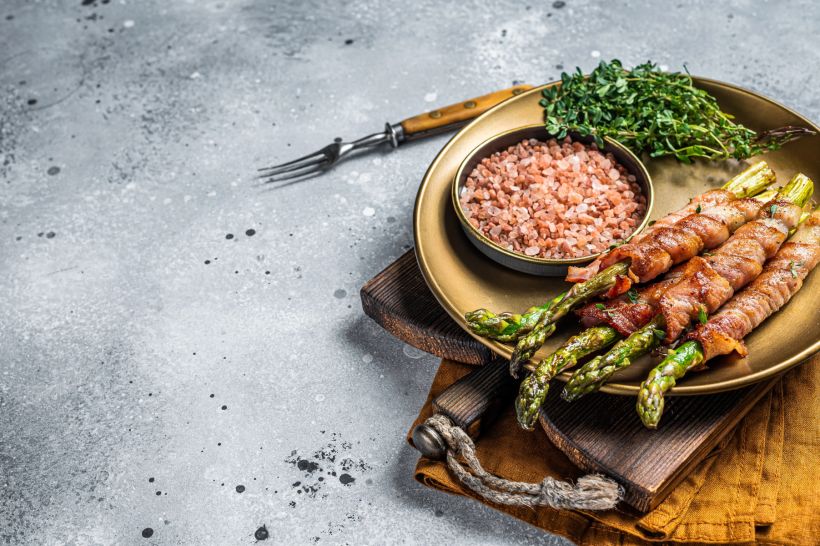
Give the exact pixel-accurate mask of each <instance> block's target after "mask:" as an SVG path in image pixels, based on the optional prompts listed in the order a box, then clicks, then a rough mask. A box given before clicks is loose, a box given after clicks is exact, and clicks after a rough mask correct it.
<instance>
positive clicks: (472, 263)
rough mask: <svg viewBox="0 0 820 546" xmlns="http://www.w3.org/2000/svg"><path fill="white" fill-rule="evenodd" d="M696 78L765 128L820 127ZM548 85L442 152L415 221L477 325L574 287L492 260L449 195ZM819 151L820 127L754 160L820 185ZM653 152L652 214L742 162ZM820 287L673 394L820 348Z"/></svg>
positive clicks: (781, 179)
mask: <svg viewBox="0 0 820 546" xmlns="http://www.w3.org/2000/svg"><path fill="white" fill-rule="evenodd" d="M695 83H696V85H697V86H698V87H700V88H702V89H705V90H706V91H708V92H709V93H711V94H712V95H714V96H715V97H716V98H717V100H718V102H719V103H720V106H721V108H723V109H724V110H725V111H727V112H729V113H731V114H734V115H735V116H736V119H737V121H739V122H740V123H743V124H744V125H746V126H747V127H750V128H752V129H754V130H756V131H761V130H765V129H771V128H774V127H779V126H783V125H802V126H805V127H811V128H813V129H815V130H816V131H820V129H818V127H817V126H816V125H814V124H813V123H812V122H810V121H809V120H807V119H806V118H804V117H802V116H801V115H799V114H797V113H796V112H793V111H791V110H789V109H788V108H786V107H785V106H783V105H781V104H778V103H776V102H774V101H773V100H771V99H768V98H766V97H763V96H761V95H758V94H756V93H753V92H751V91H747V90H745V89H742V88H739V87H736V86H733V85H729V84H726V83H722V82H718V81H715V80H708V79H703V78H695ZM554 84H555V83H552V84H547V86H549V85H554ZM547 86H543V87H539V88H536V89H533V90H531V91H528V92H526V93H523V94H521V95H518V96H517V97H514V98H511V99H509V100H507V101H505V102H503V103H501V104H500V105H498V106H496V107H495V108H493V109H491V110H489V111H487V112H486V113H484V114H483V115H482V116H480V117H479V118H477V119H476V120H475V121H473V122H472V123H470V124H469V125H468V126H467V127H465V128H464V129H462V130H461V131H460V132H459V133H458V134H456V136H454V137H453V138H452V140H450V142H448V143H447V145H446V146H445V147H444V148H443V149H442V150H441V152H439V154H438V156H436V158H435V160H433V163H432V164H431V165H430V168H429V169H428V170H427V173H426V174H425V176H424V180H423V181H422V183H421V187H420V188H419V193H418V196H417V197H416V207H415V211H414V213H413V220H414V235H415V243H416V255H417V256H418V261H419V267H420V268H421V271H422V274H423V275H424V278H425V279H426V280H427V284H428V286H429V287H430V289H431V290H432V292H433V294H434V295H435V296H436V298H437V299H438V301H439V302H440V303H441V305H442V306H443V307H444V309H445V310H446V311H447V312H448V313H449V314H450V316H452V317H453V318H454V319H455V321H456V322H457V323H458V324H459V325H460V326H461V327H462V328H464V329H465V330H466V331H468V332H469V329H468V328H467V325H466V323H465V321H464V313H465V312H467V311H471V310H473V309H476V308H479V307H486V308H487V309H490V310H493V311H496V312H499V311H516V312H522V311H523V310H525V309H527V308H528V307H530V306H531V305H535V304H539V303H543V302H544V301H546V300H548V299H549V298H550V297H552V296H554V295H556V294H558V293H559V292H561V291H563V290H566V289H567V287H568V286H569V285H568V284H567V283H565V282H563V281H562V280H560V279H550V278H544V277H536V276H532V275H526V274H524V273H518V272H516V271H513V270H511V269H507V268H505V267H502V266H501V265H499V264H497V263H495V262H493V261H492V260H490V259H489V258H486V257H485V256H484V255H483V254H481V253H480V252H479V251H478V250H477V249H475V248H474V247H473V245H472V244H470V242H469V241H468V239H467V237H466V236H465V235H464V233H463V232H462V231H461V227H460V226H459V222H458V218H457V217H456V215H455V213H454V212H453V208H452V205H451V203H450V186H451V183H452V180H453V177H454V176H455V175H456V171H457V170H458V167H459V165H460V164H461V162H462V160H463V159H464V158H465V157H466V156H467V154H469V153H470V151H471V150H473V148H475V147H477V146H478V145H479V144H481V143H482V142H484V141H485V140H487V139H488V138H490V137H492V136H493V135H497V134H499V133H501V132H504V131H508V130H510V129H514V128H516V127H521V126H524V125H530V124H533V123H539V122H541V120H542V117H543V111H542V108H541V106H540V105H539V104H538V101H539V100H540V98H541V90H542V89H544V87H547ZM818 151H820V136H818V135H815V136H811V137H804V138H802V139H800V140H798V141H796V142H792V143H790V144H787V145H786V146H784V147H783V149H781V150H778V151H777V152H771V153H767V154H766V155H765V156H762V157H760V158H753V159H751V160H749V162H750V163H751V162H754V161H756V160H758V159H765V160H766V161H767V162H768V163H769V164H770V165H771V166H772V168H773V169H774V171H775V173H776V174H777V180H778V184H784V183H785V182H786V181H788V180H789V178H790V177H791V176H792V175H793V174H794V173H796V172H798V171H799V172H802V173H804V174H806V175H807V176H809V177H810V178H811V179H812V180H814V181H815V182H816V183H817V184H820V153H818ZM644 160H645V162H646V166H647V168H648V169H649V172H650V174H651V176H652V181H653V183H654V186H655V205H654V207H653V210H652V211H651V215H650V216H651V218H653V219H656V218H658V217H660V216H663V215H664V214H666V213H667V212H669V211H672V210H675V209H678V208H680V207H682V206H683V205H685V204H686V202H687V201H688V200H689V198H690V197H692V196H694V195H697V194H699V193H701V192H703V191H704V190H706V189H708V188H711V187H718V186H720V185H721V184H722V183H723V182H724V181H726V180H728V179H729V178H731V177H732V176H733V175H734V174H736V173H737V172H739V171H740V170H741V169H742V168H743V165H740V164H739V163H738V162H736V161H733V160H732V161H719V162H717V161H716V162H711V161H698V162H696V163H694V164H692V165H684V164H682V163H679V162H677V161H676V160H675V159H671V158H664V159H651V160H647V159H646V158H644ZM815 195H816V193H815ZM818 291H820V275H818V274H817V273H814V274H812V275H810V276H809V278H808V279H807V280H806V284H805V285H804V286H803V289H802V290H801V291H800V292H798V293H797V294H796V295H795V297H794V298H793V299H792V301H791V302H790V303H789V304H788V305H787V306H786V307H785V308H784V309H782V310H781V311H780V312H778V313H777V314H776V315H774V316H773V317H771V318H770V319H769V320H767V321H766V322H764V323H763V324H762V325H761V326H760V327H758V328H757V329H756V330H755V331H754V332H753V333H752V334H751V335H749V336H748V337H747V338H746V344H747V345H748V347H749V356H748V357H746V358H739V357H737V356H736V355H735V356H731V357H722V358H717V359H715V360H712V361H710V362H709V368H708V369H707V370H704V371H702V372H699V373H692V374H689V375H688V376H687V377H686V378H684V379H683V380H682V381H681V382H680V383H679V384H678V385H677V386H676V387H675V388H674V389H673V391H672V392H673V393H674V394H678V395H691V394H707V393H714V392H719V391H724V390H730V389H736V388H738V387H742V386H744V385H749V384H751V383H755V382H757V381H760V380H762V379H765V378H767V377H771V376H773V375H776V374H778V373H780V372H782V371H784V370H786V369H788V368H790V367H792V366H794V365H796V364H798V363H800V362H801V361H803V360H804V359H806V358H808V357H809V356H811V355H812V354H814V353H815V352H817V351H818V350H820V308H818V306H817V293H818ZM576 332H578V325H577V322H575V321H573V320H571V319H566V320H565V321H564V322H563V323H562V325H561V327H560V328H559V329H558V332H556V334H555V335H554V336H553V337H552V338H550V339H549V340H547V343H546V344H545V345H544V347H543V348H542V349H541V351H539V352H538V353H537V354H536V357H535V358H540V357H543V356H546V355H547V354H548V353H549V352H551V351H553V350H555V349H556V348H558V346H559V345H560V344H561V343H563V342H564V341H565V340H566V339H567V338H568V337H569V336H570V335H572V334H574V333H576ZM471 335H472V334H471ZM474 337H476V339H478V340H479V341H480V342H481V343H483V344H484V345H486V346H487V347H489V348H490V349H491V350H492V351H494V352H495V353H497V354H499V355H501V356H504V357H506V358H509V357H510V354H511V352H512V349H511V347H510V346H508V345H504V344H501V343H498V342H495V341H492V340H487V339H484V338H480V337H477V336H474ZM656 362H657V359H651V358H650V357H648V356H647V357H644V358H641V359H640V360H637V361H636V362H635V363H634V364H633V365H632V366H630V367H628V368H626V369H624V370H622V371H620V372H618V373H617V374H616V375H615V376H613V381H612V382H611V383H609V384H607V385H605V386H604V387H603V388H602V390H603V391H604V392H609V393H614V394H631V395H634V394H635V393H637V391H638V386H639V385H640V383H641V381H643V379H644V378H645V377H646V374H647V373H648V371H649V369H650V368H651V366H652V365H653V364H655V363H656ZM569 375H570V374H569V373H564V374H562V375H560V376H559V379H561V380H562V381H566V380H567V379H568V378H569Z"/></svg>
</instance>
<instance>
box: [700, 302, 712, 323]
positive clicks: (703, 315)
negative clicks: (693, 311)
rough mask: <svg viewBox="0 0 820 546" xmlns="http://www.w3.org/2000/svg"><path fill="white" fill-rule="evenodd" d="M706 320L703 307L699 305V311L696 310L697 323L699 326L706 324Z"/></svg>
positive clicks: (707, 318)
mask: <svg viewBox="0 0 820 546" xmlns="http://www.w3.org/2000/svg"><path fill="white" fill-rule="evenodd" d="M707 320H709V317H708V315H707V314H706V308H705V307H704V306H702V305H701V306H700V309H698V321H699V322H700V323H701V324H706V321H707Z"/></svg>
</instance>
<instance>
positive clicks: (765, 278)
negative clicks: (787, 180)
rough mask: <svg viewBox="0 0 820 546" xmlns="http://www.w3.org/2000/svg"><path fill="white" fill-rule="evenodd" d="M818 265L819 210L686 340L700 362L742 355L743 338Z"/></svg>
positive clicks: (819, 245) (782, 302)
mask: <svg viewBox="0 0 820 546" xmlns="http://www.w3.org/2000/svg"><path fill="white" fill-rule="evenodd" d="M818 263H820V211H815V212H814V213H813V214H812V215H811V216H810V217H809V218H808V219H807V220H806V221H805V222H804V223H803V224H802V225H801V226H800V229H798V231H797V233H795V234H794V235H793V236H792V237H791V239H789V241H787V242H786V243H785V244H784V245H783V246H782V248H781V249H780V251H779V252H777V254H776V255H775V257H774V258H772V259H771V260H770V261H769V262H767V263H766V265H765V266H764V268H763V272H762V273H761V274H760V275H759V276H758V277H757V278H756V279H755V280H754V281H752V282H751V283H750V284H749V285H748V286H747V287H746V288H745V289H743V290H742V291H741V292H739V293H738V294H737V295H736V296H735V297H733V298H732V299H731V300H729V302H728V303H727V304H726V305H724V306H723V307H722V308H721V309H720V310H719V311H718V312H717V313H715V314H714V315H712V316H711V317H710V318H709V320H708V321H707V322H706V324H701V325H699V326H698V327H697V328H695V330H693V331H692V332H691V333H690V334H689V335H688V336H687V338H688V339H691V340H696V341H698V342H699V343H700V344H701V346H702V347H703V354H704V361H706V360H709V359H711V358H714V357H716V356H719V355H723V354H729V353H731V352H732V351H737V352H738V353H740V354H741V355H745V354H746V347H745V345H744V344H743V338H744V337H746V336H747V335H748V334H749V333H751V331H752V330H754V329H755V328H757V327H758V326H759V325H760V324H761V323H762V322H763V321H764V320H766V319H767V318H768V317H769V316H771V315H772V314H773V313H775V312H776V311H778V310H779V309H781V308H782V307H783V306H784V305H786V304H787V303H788V302H789V300H790V299H791V298H792V296H794V295H795V294H796V293H797V291H798V290H800V288H801V287H802V286H803V280H804V279H805V278H806V276H808V274H809V273H810V272H811V271H812V270H813V269H814V268H815V267H817V265H818Z"/></svg>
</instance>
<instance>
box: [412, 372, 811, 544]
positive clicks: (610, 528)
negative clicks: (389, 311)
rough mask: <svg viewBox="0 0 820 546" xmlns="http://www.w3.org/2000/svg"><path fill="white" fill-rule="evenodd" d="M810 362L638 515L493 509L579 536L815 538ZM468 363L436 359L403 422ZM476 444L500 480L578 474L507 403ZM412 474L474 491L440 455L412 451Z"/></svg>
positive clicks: (432, 483)
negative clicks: (423, 392) (422, 394)
mask: <svg viewBox="0 0 820 546" xmlns="http://www.w3.org/2000/svg"><path fill="white" fill-rule="evenodd" d="M819 364H820V357H815V358H814V359H812V360H809V361H807V362H805V363H803V364H802V365H801V366H798V367H797V368H795V369H793V370H791V371H790V372H788V373H787V374H786V375H785V376H784V377H783V379H782V380H781V381H780V382H779V383H778V384H777V385H776V386H775V387H774V389H772V391H771V392H770V393H769V394H767V395H766V396H765V397H764V398H763V399H762V400H761V401H760V402H759V403H758V404H757V406H756V407H755V408H753V409H752V411H751V412H749V414H748V415H747V416H746V417H745V418H744V419H743V421H741V423H740V424H739V425H738V427H737V429H736V430H735V431H734V433H732V434H731V436H730V437H728V438H727V439H725V440H724V441H723V442H722V444H721V445H720V446H718V448H716V449H715V450H714V452H713V453H711V454H710V455H709V457H707V458H706V459H705V460H704V461H703V462H702V463H700V465H699V466H698V467H697V468H695V469H694V470H693V471H692V473H691V474H690V475H689V476H688V478H687V479H686V480H684V481H683V482H682V483H681V484H680V485H679V486H678V487H677V488H676V489H675V490H674V491H673V492H672V493H671V494H670V495H669V497H667V498H666V500H664V501H663V502H662V503H661V504H660V505H659V506H658V507H657V508H655V509H654V510H653V511H651V512H649V513H647V514H644V515H637V514H635V513H633V512H630V511H628V510H627V509H624V510H618V509H616V510H613V511H611V512H605V513H585V512H575V511H566V510H561V511H559V510H554V509H551V508H548V507H540V508H537V509H530V508H520V507H510V506H496V505H493V508H495V509H497V510H501V511H503V512H506V513H508V514H510V515H512V516H515V517H517V518H519V519H522V520H524V521H526V522H528V523H531V524H532V525H535V526H537V527H540V528H542V529H544V530H546V531H549V532H552V533H556V534H559V535H562V536H565V537H567V538H568V539H570V540H572V541H573V542H575V543H577V544H580V545H586V544H590V545H601V544H644V543H647V542H655V543H657V542H670V543H687V544H692V543H695V544H697V543H707V544H796V545H804V544H820V478H818V477H817V475H816V473H817V471H818V467H820V366H818V365H819ZM471 369H472V368H471V367H470V366H466V365H463V364H458V363H455V362H451V361H447V360H444V361H442V363H441V366H440V367H439V370H438V373H437V374H436V377H435V379H434V380H433V385H432V387H431V389H430V395H429V396H428V399H427V402H426V403H425V404H424V407H423V408H422V409H421V412H420V414H419V416H418V418H417V419H416V422H415V423H414V424H413V426H414V427H415V425H416V424H418V423H420V422H422V421H424V420H425V419H426V418H427V417H429V416H430V415H431V414H432V407H431V400H432V399H433V398H435V397H436V396H437V395H438V394H439V393H441V392H442V391H443V390H444V389H445V388H447V387H448V386H449V385H450V384H452V383H453V382H454V381H456V380H458V379H459V378H460V377H462V376H463V375H465V374H467V373H468V372H469V371H470V370H471ZM636 419H637V416H636ZM411 431H412V428H411ZM408 440H409V436H408ZM476 453H477V454H478V457H479V460H480V461H481V462H482V464H483V466H484V468H485V469H486V470H487V471H489V472H493V473H495V474H497V475H498V476H501V477H503V478H507V479H509V480H516V481H527V482H540V481H541V480H542V479H543V478H544V477H546V476H552V477H554V478H559V479H576V478H578V477H579V476H580V475H582V474H584V473H583V472H581V471H580V470H578V469H577V468H576V467H574V466H573V465H572V463H570V461H569V460H568V459H567V458H566V457H565V456H564V454H563V453H561V452H560V451H559V450H558V449H557V448H555V446H553V445H552V444H551V443H550V442H549V440H547V438H546V436H545V435H544V434H543V433H541V432H535V433H527V432H524V431H522V430H520V429H519V428H518V426H517V424H516V422H515V416H514V414H513V412H512V408H511V407H509V408H507V409H506V410H505V411H504V412H503V414H502V415H501V416H499V418H498V419H497V420H496V421H494V422H493V423H492V424H491V425H490V426H489V428H485V430H484V431H482V435H481V437H480V438H479V439H478V440H477V441H476ZM415 477H416V479H417V480H418V481H420V482H421V483H423V484H425V485H426V486H428V487H433V488H435V489H439V490H441V491H445V492H447V493H452V494H456V495H464V496H468V497H473V498H477V497H476V496H475V494H474V493H473V492H472V491H471V490H469V489H468V488H466V487H462V486H461V485H460V484H459V483H458V482H457V480H456V479H455V478H454V477H453V476H452V475H451V474H450V473H449V471H448V469H447V466H446V464H444V463H442V462H439V461H432V460H429V459H425V458H424V457H422V458H421V459H419V462H418V464H417V465H416V471H415ZM478 500H480V501H481V502H485V501H483V500H481V499H478Z"/></svg>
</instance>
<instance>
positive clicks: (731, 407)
mask: <svg viewBox="0 0 820 546" xmlns="http://www.w3.org/2000/svg"><path fill="white" fill-rule="evenodd" d="M361 297H362V306H363V308H364V311H365V313H367V315H369V316H370V317H372V318H373V319H374V320H375V321H376V322H378V323H379V324H380V325H382V326H383V327H384V328H385V329H386V330H387V331H389V332H390V333H392V334H393V335H395V336H396V337H398V338H400V339H401V340H403V341H405V342H406V343H408V344H410V345H412V346H414V347H417V348H419V349H421V350H424V351H427V352H429V353H432V354H434V355H436V356H439V357H442V358H448V359H451V360H455V361H458V362H464V363H469V364H484V363H487V362H490V361H491V360H493V355H492V354H491V352H490V351H489V350H488V349H487V348H486V347H484V346H483V345H481V344H480V343H479V342H477V341H476V340H475V339H473V338H472V337H470V336H469V335H468V334H467V333H466V332H464V331H463V330H462V329H461V328H460V327H459V326H458V325H457V324H456V323H455V321H453V320H452V319H451V318H450V316H449V315H447V313H446V312H445V311H444V310H443V309H442V308H441V307H440V306H439V305H438V303H437V302H436V300H435V298H434V296H433V295H432V293H431V292H430V290H429V289H428V288H427V285H426V284H425V282H424V278H423V277H422V274H421V272H420V271H419V269H418V265H417V263H416V257H415V253H414V251H413V250H410V251H408V252H407V253H406V254H404V255H403V256H401V257H400V258H399V259H398V260H396V261H395V262H394V263H393V264H391V265H390V266H388V267H387V268H386V269H385V270H384V271H382V272H381V273H379V274H378V275H376V277H374V278H373V279H371V280H370V281H368V282H367V283H366V284H365V285H364V286H363V287H362V290H361ZM778 380H779V378H775V379H772V380H769V381H764V382H761V383H758V384H756V385H752V386H750V387H746V388H744V389H739V390H735V391H728V392H723V393H719V394H713V395H705V396H687V397H674V396H671V397H668V399H667V409H666V411H665V412H664V419H663V423H662V424H661V427H660V428H659V429H658V430H656V431H650V430H647V429H646V428H644V427H643V425H641V423H640V420H639V419H638V418H637V416H636V415H635V408H634V405H635V400H634V398H633V397H631V396H616V395H608V394H602V393H596V394H593V395H589V396H587V397H585V398H584V399H582V400H580V401H578V402H575V403H573V404H568V403H566V402H564V401H562V400H561V399H560V397H559V392H560V389H551V390H550V395H549V397H548V399H547V403H546V404H545V407H544V411H543V412H542V414H541V425H542V427H543V429H544V430H545V432H546V433H547V436H548V437H549V438H550V440H551V441H552V442H553V443H554V444H555V445H556V446H557V447H558V448H559V449H561V451H562V452H564V453H565V454H566V455H567V456H568V457H569V459H570V460H571V461H573V463H575V464H576V465H578V466H579V467H581V468H583V469H585V470H588V471H598V472H602V473H604V474H607V475H609V476H611V477H613V478H614V479H616V480H617V481H618V482H619V483H620V484H621V485H623V486H624V490H625V498H624V501H625V502H626V503H627V504H628V505H630V506H632V507H633V508H635V509H637V510H639V511H641V512H646V511H648V510H651V509H652V508H654V507H655V506H657V505H658V504H659V503H660V502H661V501H662V500H663V499H664V498H666V496H667V495H668V494H669V493H670V492H671V491H672V489H674V487H675V486H676V485H677V484H678V483H680V481H681V480H683V479H684V478H685V477H686V475H687V473H688V472H689V471H690V470H691V469H692V468H693V467H694V466H695V465H697V464H698V463H699V462H701V461H702V460H703V459H704V458H705V457H706V456H707V455H708V454H709V452H710V451H711V450H712V449H713V448H714V447H715V446H716V445H717V444H718V442H720V440H721V439H723V438H724V437H725V436H726V435H727V434H728V433H729V432H731V431H732V430H733V429H734V427H735V425H737V423H738V422H739V421H740V420H741V419H742V418H743V416H744V415H746V413H748V411H749V410H750V409H751V408H752V406H753V405H754V404H755V403H756V402H757V401H758V400H760V398H761V397H762V396H763V395H765V394H766V393H767V392H768V391H769V390H770V389H771V388H772V387H773V386H774V384H775V383H776V382H777V381H778ZM446 392H447V391H446ZM470 392H475V391H474V390H472V391H470ZM465 396H468V395H467V394H465ZM457 398H458V397H457V396H456V397H453V396H443V395H442V396H440V397H439V399H441V400H443V402H442V403H444V404H449V405H451V406H452V408H450V409H451V410H453V411H454V413H458V411H457V410H458V406H459V405H460V404H461V405H464V401H461V402H459V400H458V399H457ZM473 402H474V401H473ZM482 407H484V406H482ZM439 409H440V410H442V411H443V412H444V413H448V412H447V411H446V410H447V409H448V408H439Z"/></svg>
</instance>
